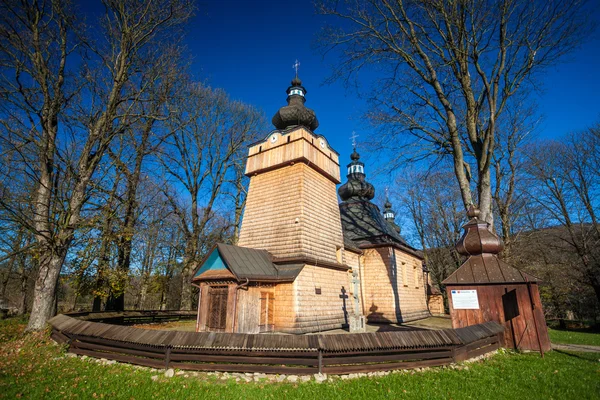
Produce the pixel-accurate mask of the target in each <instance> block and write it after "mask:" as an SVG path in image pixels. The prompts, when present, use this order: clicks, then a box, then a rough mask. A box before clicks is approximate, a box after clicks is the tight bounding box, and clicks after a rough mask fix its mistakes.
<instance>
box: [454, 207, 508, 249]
mask: <svg viewBox="0 0 600 400" xmlns="http://www.w3.org/2000/svg"><path fill="white" fill-rule="evenodd" d="M479 213H480V212H479V210H478V209H476V208H475V207H473V206H471V207H469V210H468V211H467V215H468V216H469V217H470V218H471V219H470V220H469V222H467V223H466V224H465V225H464V226H463V229H464V230H465V232H464V233H463V235H462V237H461V238H460V240H459V241H458V243H456V251H457V252H458V253H459V254H462V255H464V256H472V255H478V254H484V253H486V254H498V253H500V252H501V251H502V249H504V243H503V242H502V239H500V238H499V237H498V236H496V234H495V233H493V232H492V231H490V229H489V228H490V224H488V223H487V222H486V221H481V220H480V219H479V218H478V217H479Z"/></svg>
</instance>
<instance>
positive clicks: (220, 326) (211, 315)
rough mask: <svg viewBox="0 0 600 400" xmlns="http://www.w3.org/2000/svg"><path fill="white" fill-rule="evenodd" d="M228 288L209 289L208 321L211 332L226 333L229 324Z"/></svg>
mask: <svg viewBox="0 0 600 400" xmlns="http://www.w3.org/2000/svg"><path fill="white" fill-rule="evenodd" d="M228 292H229V288H227V287H211V288H209V289H208V297H209V299H208V302H209V303H208V321H207V326H208V329H209V330H211V331H224V330H225V324H226V323H227V293H228Z"/></svg>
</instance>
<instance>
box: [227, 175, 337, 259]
mask: <svg viewBox="0 0 600 400" xmlns="http://www.w3.org/2000/svg"><path fill="white" fill-rule="evenodd" d="M238 245H239V246H242V247H252V248H255V249H264V250H267V251H269V252H271V254H273V255H274V256H276V257H312V258H316V259H319V260H324V261H330V262H337V256H336V251H337V249H338V248H340V247H343V237H342V225H341V220H340V213H339V207H338V203H337V195H336V189H335V184H334V183H333V182H332V181H331V180H329V179H327V178H326V177H325V176H323V175H322V174H321V173H319V172H317V171H316V170H314V169H313V168H311V167H310V166H307V165H305V164H302V163H300V164H294V165H287V166H283V167H282V168H279V169H276V170H272V171H268V172H265V173H262V174H258V175H256V176H252V177H251V178H250V186H249V189H248V198H247V200H246V209H245V212H244V219H243V221H242V228H241V231H240V239H239V242H238Z"/></svg>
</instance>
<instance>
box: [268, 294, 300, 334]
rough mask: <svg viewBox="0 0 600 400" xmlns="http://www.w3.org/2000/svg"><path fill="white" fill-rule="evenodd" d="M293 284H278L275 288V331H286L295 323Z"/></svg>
mask: <svg viewBox="0 0 600 400" xmlns="http://www.w3.org/2000/svg"><path fill="white" fill-rule="evenodd" d="M294 291H295V290H294V284H293V283H280V284H278V285H276V286H275V304H274V307H273V308H274V312H275V313H274V314H273V315H274V317H275V320H274V323H275V331H278V332H280V331H286V330H289V329H292V328H293V327H294V323H295V321H296V301H295V299H296V295H295V293H294Z"/></svg>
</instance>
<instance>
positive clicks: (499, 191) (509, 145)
mask: <svg viewBox="0 0 600 400" xmlns="http://www.w3.org/2000/svg"><path fill="white" fill-rule="evenodd" d="M515 98H516V97H515ZM515 98H513V100H514V99H515ZM537 122H538V120H537V119H536V118H535V106H534V105H528V104H527V103H526V101H515V102H512V104H509V105H508V106H507V108H506V111H505V113H504V118H503V119H502V120H501V121H499V123H498V129H497V134H496V150H495V152H494V155H493V158H492V166H493V175H492V176H493V182H494V184H493V187H492V188H493V192H492V197H493V199H494V206H495V207H494V209H495V211H496V212H497V215H498V217H499V223H498V224H496V225H497V228H498V231H499V232H500V233H501V237H502V240H503V241H504V246H505V247H504V251H503V252H502V256H503V257H505V258H508V257H510V252H511V247H512V243H513V240H514V239H515V237H516V236H517V235H518V233H519V232H515V231H514V225H515V222H517V221H518V220H519V219H521V218H522V212H521V211H522V209H523V208H524V207H525V206H526V204H527V203H528V202H529V200H528V199H527V198H526V193H525V191H524V190H523V188H522V187H521V186H522V185H523V184H524V180H523V175H524V173H523V164H524V162H525V155H524V151H523V148H524V144H526V143H527V141H528V140H529V139H530V138H531V136H532V132H534V130H535V129H536V125H537ZM524 226H526V225H521V229H523V228H524Z"/></svg>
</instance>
